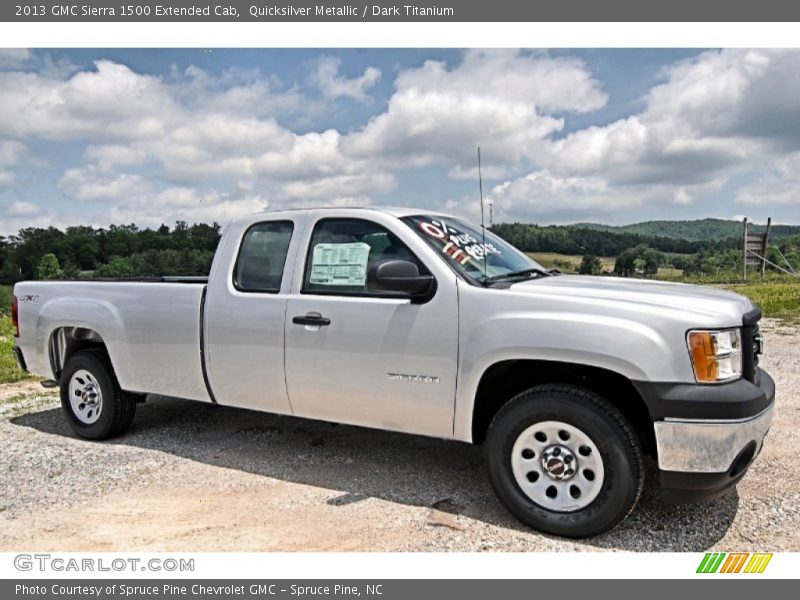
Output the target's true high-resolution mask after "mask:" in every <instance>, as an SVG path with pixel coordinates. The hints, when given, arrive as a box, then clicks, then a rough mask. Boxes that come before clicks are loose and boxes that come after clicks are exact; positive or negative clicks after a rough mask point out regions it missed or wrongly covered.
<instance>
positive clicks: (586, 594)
mask: <svg viewBox="0 0 800 600" xmlns="http://www.w3.org/2000/svg"><path fill="white" fill-rule="evenodd" d="M570 558H572V559H573V560H575V561H576V562H577V561H578V560H586V561H591V560H592V558H591V556H588V555H587V556H586V557H585V558H583V559H575V558H574V557H565V560H569V559H570ZM355 560H357V559H355ZM535 560H536V556H535V555H531V561H535ZM576 567H577V565H576ZM630 575H632V576H635V573H631V574H630ZM680 575H681V576H683V574H680ZM686 576H687V577H688V576H694V577H695V579H693V580H684V579H673V580H658V581H654V580H648V579H641V580H630V579H628V580H613V579H601V580H589V579H586V580H552V579H549V580H546V579H533V580H531V579H517V580H490V579H479V580H474V579H463V580H458V579H456V580H451V579H447V580H441V579H433V580H425V579H386V580H377V579H372V580H370V579H354V580H314V579H307V580H289V579H273V580H264V579H262V580H214V579H207V580H186V579H173V580H166V579H151V580H134V579H131V580H119V579H108V580H103V579H85V580H76V579H66V578H65V579H63V580H47V579H38V580H33V579H32V580H16V581H15V580H3V582H2V584H0V597H2V598H5V599H9V598H15V599H21V598H28V599H32V600H33V599H35V600H83V599H88V598H99V599H102V600H109V599H117V598H119V599H123V598H124V599H126V600H144V599H152V598H162V599H164V600H173V599H174V600H190V599H191V600H194V599H199V598H204V599H209V600H217V599H223V598H225V599H228V598H241V599H246V600H255V599H275V600H290V599H300V600H310V599H319V600H322V599H329V598H330V599H339V600H340V599H342V598H375V599H377V600H409V599H410V598H413V600H425V599H428V598H430V599H432V600H434V599H435V600H445V599H453V598H458V600H472V599H475V600H485V599H486V598H498V599H500V598H531V597H535V598H542V597H550V598H604V597H610V596H611V594H614V595H615V596H616V595H618V594H622V595H623V596H622V597H630V598H633V597H646V598H647V599H648V600H662V599H663V600H675V599H676V598H686V597H695V598H711V597H724V598H725V599H726V600H731V599H733V600H735V599H737V598H752V597H753V596H754V595H755V594H761V595H764V594H770V595H772V594H774V596H772V597H789V593H790V591H796V590H792V587H790V586H795V585H796V582H793V581H790V580H780V579H766V578H763V577H760V578H759V577H758V576H752V575H751V576H749V577H745V576H741V577H736V578H734V579H732V578H729V577H726V578H722V577H719V576H717V575H715V574H707V575H702V576H697V575H695V574H694V573H693V572H692V573H691V574H690V573H686ZM698 577H702V579H700V578H698ZM756 579H757V580H756ZM534 590H535V591H534ZM699 594H702V595H699ZM705 594H708V595H707V596H706V595H705ZM792 595H793V594H792Z"/></svg>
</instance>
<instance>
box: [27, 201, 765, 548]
mask: <svg viewBox="0 0 800 600" xmlns="http://www.w3.org/2000/svg"><path fill="white" fill-rule="evenodd" d="M13 303H14V306H13V311H12V317H13V319H14V324H15V327H17V336H18V337H17V342H16V347H15V352H16V353H17V357H18V360H19V362H20V364H21V365H22V366H23V367H24V368H27V369H28V370H29V371H31V372H33V373H36V374H39V375H42V376H44V377H47V378H50V379H52V380H55V381H57V382H59V384H60V389H61V400H62V405H63V409H64V412H65V413H66V416H67V418H68V420H69V423H70V424H71V426H72V427H73V429H74V430H75V432H77V434H78V435H80V436H83V437H86V438H91V439H103V438H108V437H110V436H113V435H117V434H120V433H122V432H123V431H124V430H125V429H126V428H127V427H128V426H129V425H130V424H131V421H132V419H133V416H134V410H135V407H136V403H137V402H138V401H140V400H141V399H142V398H143V397H144V395H145V394H160V395H165V396H176V397H180V398H188V399H192V400H198V401H201V402H213V403H218V404H220V405H225V406H237V407H244V408H249V409H254V410H261V411H267V412H273V413H281V414H287V415H296V416H300V417H308V418H312V419H321V420H326V421H333V422H338V423H349V424H354V425H360V426H365V427H375V428H381V429H388V430H395V431H404V432H409V433H414V434H422V435H427V436H436V437H440V438H447V439H453V440H459V441H462V442H471V443H485V445H486V448H487V454H488V465H489V473H490V476H491V479H492V482H493V484H494V488H495V490H496V492H497V495H498V496H499V498H500V499H501V500H502V502H503V503H504V504H505V505H506V506H507V507H508V509H509V510H510V511H511V512H512V513H513V514H514V515H516V516H517V517H518V518H519V519H520V520H521V521H523V522H525V523H527V524H528V525H530V526H532V527H534V528H537V529H539V530H541V531H544V532H548V533H552V534H557V535H562V536H572V537H581V536H590V535H595V534H598V533H600V532H602V531H605V530H607V529H609V528H611V527H613V526H614V525H615V524H617V523H619V522H620V521H621V520H622V519H624V518H625V516H626V515H628V514H629V513H630V511H631V510H632V509H633V507H634V505H635V504H636V501H637V499H638V498H639V495H640V492H641V489H642V485H643V481H644V469H643V462H642V461H643V456H644V455H651V456H654V457H655V459H656V461H657V463H658V467H659V478H660V484H661V487H662V488H663V493H664V495H665V497H666V499H667V500H672V501H683V502H686V501H698V500H703V499H708V498H713V497H715V496H718V495H720V494H722V493H723V492H724V491H725V490H727V489H728V488H731V487H732V486H734V485H735V484H736V482H737V481H738V480H739V479H740V478H741V477H742V476H743V475H744V473H745V471H746V470H747V468H748V467H749V466H750V464H751V462H752V461H753V460H754V458H755V457H756V455H757V454H758V453H759V451H760V450H761V446H762V443H763V440H764V437H765V435H766V433H767V431H768V429H769V427H770V423H771V421H772V413H773V403H774V396H775V388H774V384H773V382H772V379H771V378H770V377H769V375H767V373H765V372H764V371H762V370H761V369H760V368H759V367H758V357H759V354H760V353H761V350H762V337H761V334H760V331H759V327H758V320H759V318H760V316H761V313H760V311H759V310H758V309H757V308H756V307H755V306H753V304H752V303H751V302H750V301H749V300H748V299H746V298H744V297H742V296H739V295H737V294H733V293H729V292H724V291H720V290H715V289H709V288H704V287H696V286H690V285H683V284H677V283H660V282H653V281H638V280H631V279H616V278H611V277H588V276H567V275H558V274H556V273H553V272H550V271H547V270H546V269H544V268H543V267H541V266H540V265H539V264H537V263H536V262H535V261H533V260H532V259H531V258H529V257H528V256H526V255H525V254H523V253H521V252H519V251H518V250H516V249H515V248H513V247H512V246H510V245H509V244H508V243H506V242H504V241H503V240H502V239H500V238H499V237H497V236H495V235H494V234H492V233H491V232H489V231H485V230H482V229H481V228H479V227H472V226H470V225H469V224H467V223H465V222H464V221H462V220H461V219H459V218H456V217H453V216H449V215H445V214H439V213H431V212H426V211H420V210H413V209H406V208H397V209H389V208H380V209H378V208H360V209H359V208H328V209H308V210H289V211H282V212H268V213H264V214H258V215H250V216H246V217H241V218H239V219H237V220H235V221H234V222H233V223H231V224H230V225H229V226H227V227H226V228H225V229H224V232H223V235H222V239H221V241H220V245H219V248H218V250H217V254H216V256H215V258H214V263H213V265H212V268H211V272H210V275H209V277H208V279H207V281H206V280H205V279H200V280H197V279H177V278H176V279H170V278H163V279H161V280H158V281H108V282H105V281H85V282H56V281H36V282H21V283H18V284H17V285H16V286H15V287H14V300H13Z"/></svg>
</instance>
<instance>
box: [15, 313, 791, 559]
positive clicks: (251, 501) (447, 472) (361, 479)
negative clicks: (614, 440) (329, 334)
mask: <svg viewBox="0 0 800 600" xmlns="http://www.w3.org/2000/svg"><path fill="white" fill-rule="evenodd" d="M763 327H764V330H765V334H766V349H767V350H766V351H767V355H766V356H765V357H764V359H763V361H762V364H763V366H765V368H766V369H767V370H768V371H769V372H770V373H771V374H772V376H773V377H774V379H775V381H776V385H777V389H778V398H777V416H776V421H775V424H774V425H773V427H772V431H771V433H770V436H769V437H768V439H767V444H766V445H765V448H764V450H763V452H762V454H761V455H760V457H759V458H758V460H757V462H756V464H755V465H754V466H753V468H751V470H750V472H749V473H748V475H747V476H746V477H745V479H744V480H743V481H742V482H741V483H740V484H739V487H738V492H737V491H735V492H732V493H730V494H729V495H727V496H726V497H724V498H721V499H719V500H716V501H714V502H710V503H707V504H702V505H695V506H677V507H676V506H669V505H665V504H662V503H661V501H660V499H659V497H658V490H657V488H656V486H655V485H654V475H655V473H654V470H653V465H650V468H649V472H648V475H649V481H648V483H647V484H646V487H645V492H644V494H643V497H642V499H641V501H640V502H639V505H638V507H637V509H636V510H635V511H634V513H633V514H632V515H631V516H630V517H629V518H628V519H627V520H626V521H624V522H623V523H622V524H621V525H620V526H618V527H617V528H616V529H614V530H613V531H611V532H609V533H607V534H604V535H602V536H599V537H596V538H593V539H590V540H582V541H572V540H564V539H560V538H555V537H550V536H546V535H542V534H539V533H536V532H534V531H531V530H530V529H528V528H526V527H524V526H522V525H521V524H520V523H519V522H517V521H516V520H515V519H514V518H513V517H511V516H510V515H509V514H508V513H507V512H506V510H505V509H504V508H503V506H502V505H501V504H500V503H499V501H498V500H497V499H496V498H495V496H494V493H493V492H492V489H491V486H490V484H489V481H488V476H487V474H486V469H485V464H484V458H483V450H482V449H481V448H479V447H472V446H468V445H466V444H460V443H454V442H445V441H440V440H435V439H429V438H423V437H415V436H408V435H401V434H394V433H387V432H382V431H374V430H367V429H360V428H356V427H348V426H343V425H338V426H337V425H331V424H327V423H320V422H314V421H305V420H301V419H294V418H289V417H279V416H274V415H268V414H261V413H254V412H248V411H244V410H238V409H230V408H221V407H216V406H211V405H204V404H198V403H192V402H186V401H182V400H176V399H169V398H153V399H150V400H149V401H148V402H147V403H146V404H145V405H143V406H140V407H139V410H138V412H137V416H136V420H135V422H134V426H133V428H132V430H131V431H130V433H128V434H127V435H125V436H123V437H121V438H119V439H117V440H113V441H111V442H105V443H92V442H87V441H83V440H79V439H77V438H76V437H74V436H73V434H72V433H71V431H70V430H69V427H68V426H67V424H66V422H65V420H64V419H63V417H62V415H61V413H60V409H59V408H58V399H57V397H56V395H55V394H54V393H53V392H52V391H43V390H41V388H38V387H37V386H36V385H34V384H32V383H31V382H26V383H20V384H7V385H3V386H0V439H1V440H2V447H3V449H4V451H3V452H2V453H1V454H0V550H19V549H21V548H25V549H26V550H38V551H78V550H83V551H88V550H126V551H132V550H169V551H216V550H241V551H247V550H285V551H292V550H360V551H372V550H375V551H481V550H483V551H486V550H489V551H576V550H577V551H581V550H649V551H701V550H706V549H710V548H718V549H731V548H746V549H747V550H750V551H778V550H793V551H798V550H800V536H798V535H797V531H798V530H800V465H799V464H798V461H797V459H796V458H795V456H796V454H795V450H796V448H798V447H800V440H798V437H799V436H800V433H798V432H800V389H798V378H797V373H798V371H800V353H798V351H797V349H798V347H800V326H798V324H788V323H781V322H776V321H765V322H764V323H763Z"/></svg>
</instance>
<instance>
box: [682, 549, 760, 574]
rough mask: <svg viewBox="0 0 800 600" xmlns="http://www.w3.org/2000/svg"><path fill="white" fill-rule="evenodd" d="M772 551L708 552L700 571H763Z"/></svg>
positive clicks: (698, 570) (702, 561) (698, 568)
mask: <svg viewBox="0 0 800 600" xmlns="http://www.w3.org/2000/svg"><path fill="white" fill-rule="evenodd" d="M771 560H772V553H771V552H752V553H750V552H706V555H705V556H704V557H703V560H701V561H700V565H699V566H698V567H697V572H698V573H763V572H764V570H765V569H766V568H767V565H768V564H769V561H771Z"/></svg>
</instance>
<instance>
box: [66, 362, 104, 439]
mask: <svg viewBox="0 0 800 600" xmlns="http://www.w3.org/2000/svg"><path fill="white" fill-rule="evenodd" d="M69 403H70V406H71V407H72V412H73V414H74V415H75V418H76V419H78V420H79V421H80V422H81V423H83V424H85V425H91V424H92V423H94V422H95V421H97V419H99V418H100V412H101V411H102V409H103V394H102V392H101V391H100V384H99V383H97V379H95V377H94V375H92V374H91V373H90V372H89V371H87V370H86V369H80V370H78V371H75V373H73V374H72V377H71V378H70V380H69Z"/></svg>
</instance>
